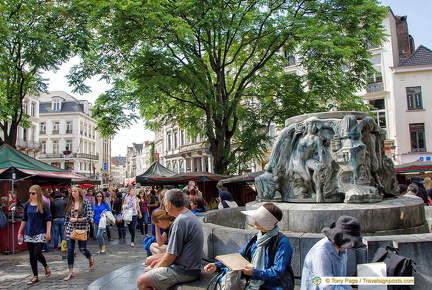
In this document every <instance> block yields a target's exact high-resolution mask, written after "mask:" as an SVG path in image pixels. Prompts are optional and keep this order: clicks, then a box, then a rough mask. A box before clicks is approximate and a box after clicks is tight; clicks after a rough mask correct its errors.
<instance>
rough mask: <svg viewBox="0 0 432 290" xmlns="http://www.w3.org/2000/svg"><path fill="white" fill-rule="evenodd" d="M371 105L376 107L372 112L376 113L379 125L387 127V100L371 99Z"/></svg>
mask: <svg viewBox="0 0 432 290" xmlns="http://www.w3.org/2000/svg"><path fill="white" fill-rule="evenodd" d="M369 105H372V106H373V107H374V109H372V112H373V113H375V114H376V119H377V120H378V122H379V123H378V125H379V126H380V127H381V128H387V121H386V112H385V100H384V99H377V100H370V101H369Z"/></svg>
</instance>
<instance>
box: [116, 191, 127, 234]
mask: <svg viewBox="0 0 432 290" xmlns="http://www.w3.org/2000/svg"><path fill="white" fill-rule="evenodd" d="M116 198H117V199H116V200H115V201H114V206H113V214H114V215H115V218H116V225H117V230H118V237H119V240H122V239H124V238H126V228H125V223H124V220H123V217H122V205H123V194H122V193H121V192H117V193H116Z"/></svg>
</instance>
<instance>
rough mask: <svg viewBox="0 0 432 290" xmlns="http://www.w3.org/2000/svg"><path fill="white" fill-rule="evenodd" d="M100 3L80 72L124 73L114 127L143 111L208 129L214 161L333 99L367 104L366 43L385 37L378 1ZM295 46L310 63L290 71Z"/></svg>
mask: <svg viewBox="0 0 432 290" xmlns="http://www.w3.org/2000/svg"><path fill="white" fill-rule="evenodd" d="M96 6H97V8H95V9H94V10H92V11H93V12H92V13H93V14H92V17H93V18H92V21H91V22H92V25H93V26H92V28H93V30H94V31H95V32H96V35H97V36H95V37H94V38H93V41H92V43H91V50H89V51H88V52H87V53H86V54H85V55H83V59H84V61H83V63H82V64H81V65H80V66H78V67H76V68H75V70H74V71H73V72H72V74H71V76H70V80H71V83H74V84H75V85H76V86H77V91H82V90H86V89H88V88H86V87H85V86H83V85H82V81H83V80H84V79H85V78H87V77H90V76H92V75H96V74H98V75H102V77H103V78H105V79H107V80H110V81H114V88H113V89H112V90H111V91H109V92H108V93H107V94H104V95H103V96H101V97H100V98H99V100H98V102H97V103H96V109H95V116H96V117H97V118H98V119H99V123H98V124H99V128H100V130H102V133H103V134H104V135H112V134H115V133H116V131H118V129H119V128H121V127H122V126H124V125H125V124H126V125H127V124H128V121H131V120H134V119H136V118H137V117H138V116H139V117H143V118H144V119H145V121H146V126H147V128H150V129H156V128H158V127H160V126H162V125H164V124H167V123H173V124H179V125H180V126H181V127H183V128H186V129H187V131H188V132H189V133H190V134H192V135H194V134H205V136H206V137H207V143H208V145H209V147H210V151H211V153H212V157H213V160H214V171H215V172H217V173H224V172H229V171H233V170H237V169H238V168H242V167H243V166H244V164H246V162H248V161H250V160H257V159H258V160H259V159H260V158H261V157H262V152H263V150H264V149H265V147H266V145H265V144H266V142H268V141H269V140H268V138H267V137H266V134H267V132H268V128H269V125H270V123H271V122H275V123H276V124H278V125H279V126H283V123H284V120H285V119H286V118H288V117H291V116H294V115H298V114H302V113H308V112H317V111H327V110H330V109H338V108H339V109H342V108H343V109H350V108H351V109H357V110H366V107H365V106H364V105H363V104H362V102H361V100H360V99H359V98H357V97H355V96H354V95H353V92H355V91H356V90H357V89H359V88H361V87H363V86H364V84H365V82H364V80H365V79H366V76H367V73H368V71H371V70H372V66H371V64H370V63H369V62H368V60H367V59H368V58H369V56H370V55H369V52H368V49H367V47H368V44H380V42H381V41H382V39H383V31H382V27H381V22H382V20H383V18H384V17H385V16H386V13H387V12H386V9H385V8H382V7H379V6H378V5H377V1H376V0H319V1H318V0H317V1H303V0H302V1H300V0H290V1H282V0H280V1H277V0H271V1H268V0H260V1H258V0H256V1H253V0H208V1H202V0H188V1H180V0H178V1H173V0H148V1H133V0H128V1H126V0H112V1H97V5H96ZM283 51H285V52H286V53H287V54H297V55H300V56H302V57H301V58H300V59H299V60H298V65H300V66H301V67H303V70H302V71H303V72H304V74H302V75H296V74H287V73H285V72H284V67H285V65H286V60H285V59H284V57H283V53H282V52H283Z"/></svg>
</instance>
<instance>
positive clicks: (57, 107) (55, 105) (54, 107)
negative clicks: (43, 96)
mask: <svg viewBox="0 0 432 290" xmlns="http://www.w3.org/2000/svg"><path fill="white" fill-rule="evenodd" d="M60 105H61V103H60V99H54V100H53V102H52V110H53V111H57V112H58V111H60Z"/></svg>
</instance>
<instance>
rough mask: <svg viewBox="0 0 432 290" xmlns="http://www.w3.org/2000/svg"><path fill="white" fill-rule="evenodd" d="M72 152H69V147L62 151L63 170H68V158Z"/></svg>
mask: <svg viewBox="0 0 432 290" xmlns="http://www.w3.org/2000/svg"><path fill="white" fill-rule="evenodd" d="M71 153H72V151H70V150H69V147H66V150H65V151H63V155H64V159H65V170H69V157H70V155H71Z"/></svg>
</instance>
